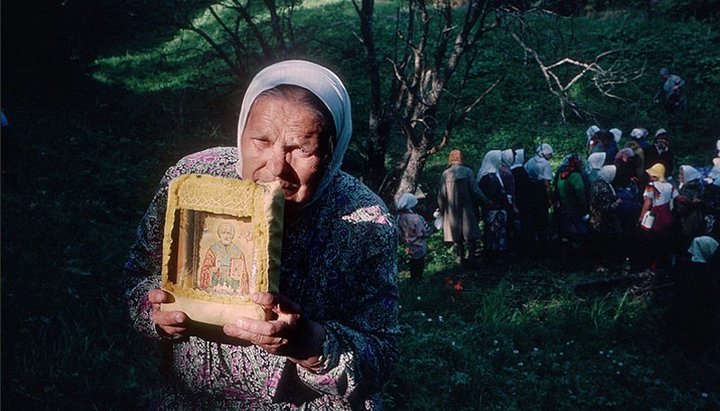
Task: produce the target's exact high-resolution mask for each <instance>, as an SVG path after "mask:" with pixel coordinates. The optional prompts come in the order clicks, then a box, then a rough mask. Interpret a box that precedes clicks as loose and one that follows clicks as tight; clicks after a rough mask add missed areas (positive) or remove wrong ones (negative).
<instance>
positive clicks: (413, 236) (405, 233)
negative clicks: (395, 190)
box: [395, 193, 430, 281]
mask: <svg viewBox="0 0 720 411" xmlns="http://www.w3.org/2000/svg"><path fill="white" fill-rule="evenodd" d="M417 204H418V200H417V197H415V195H414V194H410V193H404V194H403V195H401V196H400V198H398V199H397V201H395V207H396V208H397V210H398V232H399V234H400V243H401V244H402V245H404V246H405V251H406V252H407V255H408V258H409V259H410V279H411V280H413V281H419V280H420V279H422V275H423V270H424V269H425V255H426V254H427V237H428V234H429V233H430V229H429V228H428V224H427V222H426V221H425V219H424V218H422V216H421V215H420V214H417V213H415V211H413V208H415V206H416V205H417Z"/></svg>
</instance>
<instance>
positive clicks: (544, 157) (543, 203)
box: [525, 143, 553, 252]
mask: <svg viewBox="0 0 720 411" xmlns="http://www.w3.org/2000/svg"><path fill="white" fill-rule="evenodd" d="M552 156H553V148H552V146H551V145H550V144H546V143H543V144H540V145H539V146H538V148H537V150H535V156H533V157H532V158H531V159H530V160H528V162H527V163H525V170H527V174H528V191H527V193H528V197H527V208H526V210H525V217H526V221H527V222H528V224H527V227H525V229H527V230H528V236H529V238H530V239H531V241H537V242H538V245H539V247H538V248H537V249H535V251H540V252H543V251H544V250H542V249H543V248H544V247H546V246H547V239H548V237H549V235H548V216H549V215H548V210H549V208H550V207H551V206H552V197H551V195H550V183H551V182H552V180H553V173H552V168H551V166H550V161H549V160H550V159H551V158H552Z"/></svg>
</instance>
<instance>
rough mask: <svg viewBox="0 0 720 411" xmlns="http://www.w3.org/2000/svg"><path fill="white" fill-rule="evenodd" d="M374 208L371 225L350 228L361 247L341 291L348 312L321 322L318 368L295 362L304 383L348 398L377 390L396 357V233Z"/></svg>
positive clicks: (388, 374) (397, 330) (390, 369)
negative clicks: (346, 289) (322, 339)
mask: <svg viewBox="0 0 720 411" xmlns="http://www.w3.org/2000/svg"><path fill="white" fill-rule="evenodd" d="M376 211H377V214H376V215H375V216H373V217H372V218H373V219H374V222H375V224H368V225H370V226H372V227H373V228H369V229H367V230H364V231H363V232H362V233H356V235H357V238H359V239H361V240H359V242H358V243H357V247H356V248H355V249H356V250H363V251H361V252H360V253H357V255H358V257H357V260H356V261H349V263H350V264H351V265H352V266H354V267H356V269H355V270H354V271H355V272H354V273H352V274H351V275H350V278H349V282H350V283H351V284H353V285H354V286H353V287H352V289H351V290H350V291H349V292H348V293H346V295H344V296H343V298H344V299H346V300H347V304H346V305H345V308H343V309H344V310H348V311H351V313H350V314H349V315H348V316H347V317H345V318H343V319H342V321H338V320H329V321H321V323H322V325H323V326H324V327H325V332H326V341H325V344H324V345H323V358H324V361H323V368H322V369H320V370H318V371H315V372H313V371H309V370H306V369H304V368H303V367H301V366H298V367H297V368H298V375H299V376H300V379H301V380H302V381H303V382H304V384H305V385H307V386H309V387H310V388H312V389H314V390H315V391H318V392H320V393H325V394H329V395H333V396H339V397H342V398H344V399H347V400H348V401H351V402H352V401H353V399H354V398H369V397H371V395H372V394H373V393H377V392H379V390H380V388H381V387H382V385H383V384H384V383H385V382H386V381H387V380H388V379H389V377H390V373H391V372H392V370H393V368H394V366H395V363H396V362H397V359H398V347H397V336H398V334H399V328H398V323H397V316H398V290H397V265H396V256H397V253H396V252H395V247H397V241H396V238H397V237H396V236H395V228H394V227H393V224H392V220H391V219H389V218H388V217H389V216H388V215H387V213H386V212H382V211H380V209H379V208H377V209H376Z"/></svg>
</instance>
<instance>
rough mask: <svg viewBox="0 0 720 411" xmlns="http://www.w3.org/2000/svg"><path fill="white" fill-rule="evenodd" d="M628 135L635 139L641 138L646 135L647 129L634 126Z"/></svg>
mask: <svg viewBox="0 0 720 411" xmlns="http://www.w3.org/2000/svg"><path fill="white" fill-rule="evenodd" d="M630 135H631V136H632V137H633V138H634V139H635V140H641V139H643V138H645V137H647V135H648V131H647V130H646V129H644V128H634V129H633V130H632V131H631V132H630Z"/></svg>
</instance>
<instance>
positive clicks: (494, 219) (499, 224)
mask: <svg viewBox="0 0 720 411" xmlns="http://www.w3.org/2000/svg"><path fill="white" fill-rule="evenodd" d="M484 222H485V228H484V231H483V246H484V248H485V251H493V252H498V251H505V250H507V211H505V210H490V211H488V212H487V213H485V218H484Z"/></svg>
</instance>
